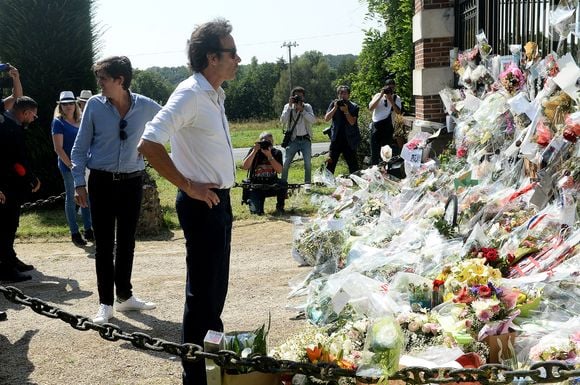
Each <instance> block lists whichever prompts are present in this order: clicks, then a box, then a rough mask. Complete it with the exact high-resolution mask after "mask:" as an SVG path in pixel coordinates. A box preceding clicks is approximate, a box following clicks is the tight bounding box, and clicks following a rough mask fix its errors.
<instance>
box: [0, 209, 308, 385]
mask: <svg viewBox="0 0 580 385" xmlns="http://www.w3.org/2000/svg"><path fill="white" fill-rule="evenodd" d="M285 219H287V218H285ZM291 241H292V224H291V223H290V221H289V220H283V219H282V220H280V219H277V220H266V221H265V222H257V221H239V222H236V223H235V224H234V231H233V240H232V256H231V273H230V285H229V292H228V298H227V303H226V307H225V310H224V313H223V320H224V324H225V329H226V331H233V330H253V329H256V328H257V327H259V326H261V325H262V323H264V322H266V321H267V319H268V313H269V312H270V314H271V316H272V327H271V331H270V346H276V345H278V344H280V343H281V342H283V340H284V338H285V337H286V336H288V335H290V334H292V333H293V332H296V331H298V330H300V329H302V328H303V327H305V321H293V320H290V318H291V317H293V316H294V315H296V311H295V310H292V309H289V308H286V305H287V304H288V301H287V300H286V296H287V294H288V293H289V288H288V281H289V280H291V279H293V278H295V277H296V276H298V275H303V274H305V273H307V270H305V269H307V268H304V267H298V265H297V263H296V262H295V261H294V260H293V259H292V257H291V255H290V249H291ZM184 250H185V246H184V239H183V234H182V233H181V232H175V233H173V234H172V235H171V236H170V239H168V240H163V241H138V242H137V246H136V253H135V263H134V270H133V280H132V282H133V287H134V292H135V295H137V296H139V297H141V298H144V299H147V300H150V301H154V302H156V303H157V305H158V306H157V308H156V309H155V310H151V311H147V312H143V313H139V312H129V313H119V312H117V313H115V318H113V319H111V322H112V323H114V324H116V325H118V326H119V327H121V329H122V330H123V331H126V332H129V333H130V332H134V331H140V332H144V333H147V334H149V335H151V336H152V337H157V338H162V339H165V340H168V341H173V342H179V341H180V330H181V316H182V312H183V292H184V282H185V257H184V253H185V252H184ZM16 251H17V252H18V255H19V257H20V258H21V259H22V260H24V261H25V262H28V263H32V264H34V265H35V267H36V270H35V271H34V272H33V273H32V275H33V279H32V280H31V281H28V282H23V283H19V284H13V286H16V287H18V288H20V289H21V290H22V291H23V292H24V293H25V294H27V295H29V296H31V297H36V298H39V299H42V300H44V301H46V302H48V303H50V304H52V305H54V306H57V307H59V308H62V309H64V310H66V311H68V312H71V313H74V314H79V315H85V316H88V317H92V316H93V315H94V314H95V312H96V310H97V307H98V295H97V290H96V277H95V272H94V255H93V254H92V253H93V252H94V248H93V247H92V246H88V247H86V248H84V249H83V248H78V247H75V246H74V245H73V244H72V243H71V242H70V241H68V239H67V240H64V239H63V240H51V241H48V242H47V241H20V242H18V243H17V244H16ZM0 309H6V311H7V313H8V320H7V321H4V322H0V385H25V384H26V385H30V384H38V385H52V384H54V385H57V384H58V385H68V384H71V385H72V384H75V385H85V384H86V385H89V384H90V385H94V384H112V385H129V384H131V385H145V384H156V385H176V384H181V364H180V361H179V360H178V359H175V357H172V356H170V355H169V354H167V353H156V352H150V351H143V350H138V349H136V348H134V347H133V346H132V345H131V344H130V343H128V342H124V341H117V342H109V341H106V340H104V339H102V338H100V336H99V335H98V333H97V332H94V331H78V330H75V329H73V328H72V327H70V326H69V325H68V324H66V323H64V322H63V321H61V320H58V319H50V318H47V317H45V316H41V315H39V314H36V313H35V312H34V311H32V310H31V309H30V308H28V307H25V306H20V305H15V304H12V303H11V302H9V301H7V300H6V299H5V298H4V296H2V295H0ZM199 316H200V317H203V314H200V315H199Z"/></svg>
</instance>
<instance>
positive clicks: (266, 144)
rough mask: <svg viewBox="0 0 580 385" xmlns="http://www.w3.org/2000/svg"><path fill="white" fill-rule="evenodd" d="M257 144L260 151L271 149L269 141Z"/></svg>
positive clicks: (261, 141)
mask: <svg viewBox="0 0 580 385" xmlns="http://www.w3.org/2000/svg"><path fill="white" fill-rule="evenodd" d="M259 143H260V148H261V149H262V150H267V149H269V148H270V147H272V143H270V141H269V140H260V142H259Z"/></svg>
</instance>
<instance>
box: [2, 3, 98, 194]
mask: <svg viewBox="0 0 580 385" xmlns="http://www.w3.org/2000/svg"><path fill="white" fill-rule="evenodd" d="M93 4H94V1H93V0H27V1H22V0H3V1H2V4H1V6H0V36H2V44H0V60H1V61H2V62H9V63H11V64H12V65H14V66H15V67H16V68H18V70H19V71H20V77H21V80H22V85H23V88H24V94H25V95H28V96H31V97H32V98H33V99H34V100H36V101H37V102H38V104H39V108H38V117H39V118H38V120H37V121H35V122H34V123H33V124H31V125H30V127H29V129H28V131H27V138H26V140H27V146H28V149H29V153H30V155H31V163H32V168H33V171H34V172H35V173H36V174H37V175H38V177H39V178H40V179H41V181H42V187H41V190H40V194H41V195H42V196H48V195H54V194H55V193H60V192H61V191H63V184H62V178H61V176H60V174H59V172H58V168H57V167H56V155H55V153H54V151H53V148H52V140H51V136H50V125H51V122H52V118H53V112H54V107H55V106H56V100H57V99H58V95H59V93H60V91H63V90H71V91H73V92H74V93H75V94H76V95H78V94H79V93H80V90H82V89H90V90H95V89H96V83H95V79H94V76H93V73H92V70H91V67H92V65H93V59H94V57H95V52H96V49H97V46H96V41H97V35H98V30H97V28H96V26H95V24H94V23H93V22H92V16H93ZM37 197H38V196H37ZM37 197H35V199H36V198H37Z"/></svg>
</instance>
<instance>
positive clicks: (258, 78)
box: [224, 57, 281, 119]
mask: <svg viewBox="0 0 580 385" xmlns="http://www.w3.org/2000/svg"><path fill="white" fill-rule="evenodd" d="M280 71H281V67H280V66H279V65H278V64H275V63H263V64H258V61H257V60H256V58H255V57H254V58H252V62H251V64H249V65H247V66H243V67H240V70H239V71H238V76H237V77H236V79H235V80H232V81H230V82H227V84H225V85H224V89H225V90H226V95H227V97H226V100H225V107H226V111H227V113H228V118H230V119H271V118H273V117H275V116H277V115H278V114H279V113H280V112H281V110H280V111H276V110H275V109H274V106H273V105H272V98H273V96H274V87H275V85H276V82H277V81H278V79H279V77H280Z"/></svg>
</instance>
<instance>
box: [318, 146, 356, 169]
mask: <svg viewBox="0 0 580 385" xmlns="http://www.w3.org/2000/svg"><path fill="white" fill-rule="evenodd" d="M328 152H329V154H328V157H329V158H330V162H328V163H327V164H326V168H327V169H328V171H330V172H331V173H333V174H334V170H335V169H336V163H337V162H338V158H339V157H340V154H342V156H344V160H345V161H346V164H347V165H348V172H349V173H350V174H352V173H354V172H357V171H358V170H359V166H358V159H357V157H356V149H354V150H353V149H352V148H351V147H350V146H349V145H348V142H347V141H346V138H344V139H342V138H338V139H337V140H335V141H332V142H330V147H329V149H328Z"/></svg>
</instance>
